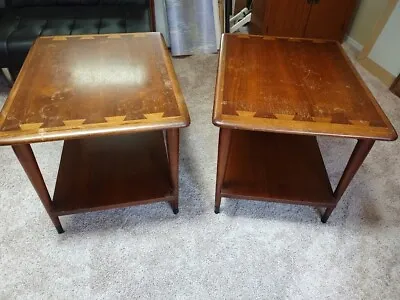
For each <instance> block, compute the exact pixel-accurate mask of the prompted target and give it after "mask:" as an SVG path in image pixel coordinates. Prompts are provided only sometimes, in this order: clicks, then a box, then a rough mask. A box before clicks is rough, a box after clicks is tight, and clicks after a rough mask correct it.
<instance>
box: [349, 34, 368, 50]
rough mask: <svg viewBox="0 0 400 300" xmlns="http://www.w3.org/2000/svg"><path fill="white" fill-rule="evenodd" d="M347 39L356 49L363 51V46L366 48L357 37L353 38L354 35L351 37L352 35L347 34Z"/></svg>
mask: <svg viewBox="0 0 400 300" xmlns="http://www.w3.org/2000/svg"><path fill="white" fill-rule="evenodd" d="M345 41H346V42H347V43H348V44H349V45H350V46H352V47H353V48H354V49H356V50H357V51H359V52H361V51H362V50H363V48H364V46H363V45H361V44H360V43H359V42H357V41H356V40H355V39H353V38H352V37H350V36H348V35H347V36H346V39H345Z"/></svg>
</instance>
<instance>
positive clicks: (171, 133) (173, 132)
mask: <svg viewBox="0 0 400 300" xmlns="http://www.w3.org/2000/svg"><path fill="white" fill-rule="evenodd" d="M166 137H167V152H168V160H169V169H170V172H171V181H172V185H173V189H174V191H173V195H174V200H172V201H170V204H171V207H172V211H173V212H174V214H177V213H178V212H179V129H168V130H167V131H166Z"/></svg>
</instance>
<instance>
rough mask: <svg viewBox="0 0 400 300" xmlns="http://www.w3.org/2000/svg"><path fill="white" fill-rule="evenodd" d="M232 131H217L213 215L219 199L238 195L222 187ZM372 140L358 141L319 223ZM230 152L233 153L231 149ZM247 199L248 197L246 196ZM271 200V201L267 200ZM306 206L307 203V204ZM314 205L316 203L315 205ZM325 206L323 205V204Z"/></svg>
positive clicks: (345, 186)
mask: <svg viewBox="0 0 400 300" xmlns="http://www.w3.org/2000/svg"><path fill="white" fill-rule="evenodd" d="M232 131H233V129H230V128H220V131H219V146H218V165H217V179H216V192H215V213H216V214H218V213H219V212H220V206H221V198H222V197H227V198H237V197H238V196H239V195H235V194H229V193H224V191H223V189H222V186H223V182H224V177H225V172H226V166H227V160H228V155H229V152H230V147H229V146H230V140H231V136H232ZM374 143H375V141H374V140H366V139H360V140H358V142H357V144H356V146H355V148H354V151H353V152H352V154H351V157H350V159H349V162H348V163H347V166H346V168H345V170H344V172H343V175H342V177H341V178H340V181H339V183H338V185H337V187H336V189H335V192H334V193H333V198H334V201H333V202H332V204H331V205H332V206H330V207H327V208H326V210H325V213H324V214H323V216H322V218H321V221H322V222H323V223H326V222H327V221H328V219H329V217H330V215H331V214H332V212H333V210H334V209H335V207H336V205H337V203H338V202H339V201H340V199H341V198H342V196H343V194H344V192H345V191H346V189H347V187H348V186H349V184H350V182H351V180H352V179H353V177H354V175H356V173H357V171H358V169H359V168H360V167H361V165H362V163H363V162H364V160H365V158H366V157H367V156H368V153H369V152H370V150H371V149H372V146H373V145H374ZM231 151H235V150H234V149H231ZM247 197H249V196H247ZM253 199H255V200H262V199H257V198H256V197H254V198H253ZM269 200H271V201H272V200H273V199H269ZM281 201H282V202H284V203H290V204H304V202H303V201H298V202H297V201H285V200H284V199H282V200H281ZM307 204H308V203H307ZM315 204H316V203H315ZM315 204H313V205H315ZM323 205H325V204H323Z"/></svg>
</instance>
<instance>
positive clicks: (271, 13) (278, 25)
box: [261, 0, 311, 37]
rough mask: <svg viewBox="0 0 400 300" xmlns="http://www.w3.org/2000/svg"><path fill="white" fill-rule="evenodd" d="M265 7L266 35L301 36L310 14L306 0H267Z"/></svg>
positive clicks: (309, 5)
mask: <svg viewBox="0 0 400 300" xmlns="http://www.w3.org/2000/svg"><path fill="white" fill-rule="evenodd" d="M261 1H264V0H261ZM266 2H267V7H266V15H265V17H266V29H265V33H266V34H267V35H276V36H291V37H302V36H303V35H304V31H305V28H306V25H307V19H308V16H309V14H310V10H311V4H309V3H308V2H309V1H307V0H268V1H266Z"/></svg>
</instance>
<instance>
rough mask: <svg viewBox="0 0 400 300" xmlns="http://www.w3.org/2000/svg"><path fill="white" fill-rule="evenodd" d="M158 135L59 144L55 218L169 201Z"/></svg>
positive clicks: (161, 140) (165, 163) (165, 162)
mask: <svg viewBox="0 0 400 300" xmlns="http://www.w3.org/2000/svg"><path fill="white" fill-rule="evenodd" d="M172 193H173V188H172V185H171V181H170V171H169V164H168V159H167V154H166V149H165V143H164V137H163V133H162V132H161V131H155V132H149V133H136V134H132V135H122V136H111V137H100V138H88V139H81V140H71V141H65V142H64V148H63V152H62V157H61V162H60V168H59V171H58V177H57V183H56V188H55V192H54V197H53V204H54V209H55V212H56V214H58V215H66V214H73V213H80V212H87V211H93V210H102V209H109V208H117V207H125V206H131V205H138V204H145V203H151V202H157V201H169V200H172V199H173V196H172Z"/></svg>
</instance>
